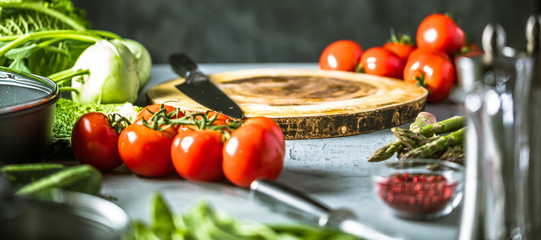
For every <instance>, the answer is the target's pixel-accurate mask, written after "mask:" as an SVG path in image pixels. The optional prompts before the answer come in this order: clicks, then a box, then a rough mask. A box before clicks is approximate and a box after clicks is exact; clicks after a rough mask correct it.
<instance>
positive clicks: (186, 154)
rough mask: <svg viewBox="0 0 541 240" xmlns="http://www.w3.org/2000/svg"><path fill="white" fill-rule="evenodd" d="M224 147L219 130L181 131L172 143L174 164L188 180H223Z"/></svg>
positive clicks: (179, 172) (178, 171)
mask: <svg viewBox="0 0 541 240" xmlns="http://www.w3.org/2000/svg"><path fill="white" fill-rule="evenodd" d="M222 148H223V142H222V133H221V132H219V131H213V130H199V131H181V132H179V134H178V135H177V136H176V137H175V138H174V140H173V143H172V145H171V159H172V161H173V166H174V167H175V169H176V171H177V173H178V174H179V175H180V176H181V177H183V178H185V179H187V180H193V181H218V180H221V179H223V178H224V174H223V170H222Z"/></svg>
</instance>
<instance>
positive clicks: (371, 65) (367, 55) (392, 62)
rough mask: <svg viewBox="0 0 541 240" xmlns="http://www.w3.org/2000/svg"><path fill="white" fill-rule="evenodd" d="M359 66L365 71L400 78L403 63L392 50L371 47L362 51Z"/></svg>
mask: <svg viewBox="0 0 541 240" xmlns="http://www.w3.org/2000/svg"><path fill="white" fill-rule="evenodd" d="M361 66H362V69H363V70H364V72H365V73H367V74H373V75H378V76H384V77H392V78H402V73H403V69H404V63H403V62H402V61H401V60H400V58H399V57H398V56H397V55H396V54H394V53H393V52H391V51H389V50H387V49H385V48H382V47H373V48H370V49H368V50H366V52H364V53H363V56H362V58H361Z"/></svg>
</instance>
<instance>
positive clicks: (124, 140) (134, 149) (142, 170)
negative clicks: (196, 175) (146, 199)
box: [118, 124, 176, 177]
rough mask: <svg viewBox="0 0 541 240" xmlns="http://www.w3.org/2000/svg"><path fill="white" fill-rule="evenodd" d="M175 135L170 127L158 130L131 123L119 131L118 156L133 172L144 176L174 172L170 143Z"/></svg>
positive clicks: (159, 175)
mask: <svg viewBox="0 0 541 240" xmlns="http://www.w3.org/2000/svg"><path fill="white" fill-rule="evenodd" d="M175 135H176V131H175V130H174V129H172V128H167V129H166V130H163V131H160V130H154V129H151V128H148V127H146V126H144V125H138V124H132V125H130V126H128V127H127V128H125V129H124V130H123V131H122V132H121V133H120V137H119V139H118V152H119V154H120V158H121V159H122V161H123V162H124V164H125V165H126V166H127V167H128V168H129V169H130V170H131V171H132V172H133V173H135V174H138V175H141V176H145V177H161V176H167V175H170V174H171V173H173V172H174V168H173V163H172V162H171V143H172V142H173V138H174V137H175Z"/></svg>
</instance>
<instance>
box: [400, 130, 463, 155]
mask: <svg viewBox="0 0 541 240" xmlns="http://www.w3.org/2000/svg"><path fill="white" fill-rule="evenodd" d="M464 131H465V128H461V129H459V130H456V131H454V132H451V133H449V134H447V135H445V136H439V137H438V138H436V139H435V140H434V141H431V142H429V143H427V144H424V145H422V146H420V147H417V148H415V149H412V150H410V151H409V152H407V153H405V154H404V155H403V156H402V157H403V158H430V157H432V156H434V154H436V153H437V152H439V151H443V150H445V149H446V148H448V147H451V146H455V145H459V144H463V143H464Z"/></svg>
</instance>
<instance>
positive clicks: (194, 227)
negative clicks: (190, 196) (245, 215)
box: [126, 193, 358, 240]
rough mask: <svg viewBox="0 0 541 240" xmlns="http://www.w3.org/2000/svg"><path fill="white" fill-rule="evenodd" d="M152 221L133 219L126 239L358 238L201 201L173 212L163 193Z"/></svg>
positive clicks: (155, 202)
mask: <svg viewBox="0 0 541 240" xmlns="http://www.w3.org/2000/svg"><path fill="white" fill-rule="evenodd" d="M151 204H152V213H151V215H152V222H151V225H147V224H145V223H144V222H142V221H139V220H134V221H133V222H132V228H131V231H130V232H129V234H128V235H127V236H126V239H136V240H140V239H145V240H147V239H148V240H151V239H190V240H207V239H216V240H218V239H219V240H244V239H254V240H255V239H257V240H286V239H287V240H300V239H312V240H318V239H341V240H353V239H358V238H357V237H355V236H352V235H349V234H345V233H341V232H338V231H334V230H330V229H323V228H318V227H314V226H309V225H304V224H289V225H276V226H271V225H265V224H262V223H257V222H251V221H243V220H239V219H236V218H234V217H232V216H231V215H229V214H228V213H226V212H224V211H221V210H217V209H214V208H213V207H212V206H211V205H210V204H209V203H208V202H205V201H203V202H200V203H199V204H197V205H195V206H194V207H192V208H191V209H190V210H189V211H188V212H187V213H185V214H173V213H172V212H171V208H170V207H169V206H168V205H167V203H166V201H165V199H164V198H163V196H162V195H161V194H160V193H156V194H155V195H154V196H153V198H152V202H151Z"/></svg>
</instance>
